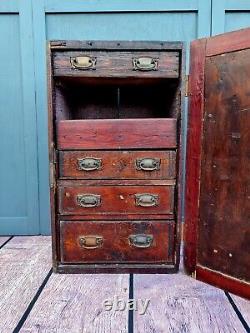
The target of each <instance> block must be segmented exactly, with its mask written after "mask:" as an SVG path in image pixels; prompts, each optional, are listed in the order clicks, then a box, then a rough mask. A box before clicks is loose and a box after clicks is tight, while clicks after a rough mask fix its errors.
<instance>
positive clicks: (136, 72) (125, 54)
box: [53, 51, 179, 78]
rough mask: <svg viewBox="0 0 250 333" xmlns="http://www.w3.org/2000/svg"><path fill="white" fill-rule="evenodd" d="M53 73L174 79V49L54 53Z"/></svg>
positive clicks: (176, 55)
mask: <svg viewBox="0 0 250 333" xmlns="http://www.w3.org/2000/svg"><path fill="white" fill-rule="evenodd" d="M53 68H54V71H53V74H54V76H80V77H105V78H108V77H111V78H112V77H122V78H124V77H149V78H151V77H153V78H157V77H159V78H161V77H164V78H178V77H179V53H178V52H164V51H154V52H129V51H121V52H115V51H114V52H103V51H99V52H91V51H90V52H88V51H72V52H58V53H55V54H54V57H53Z"/></svg>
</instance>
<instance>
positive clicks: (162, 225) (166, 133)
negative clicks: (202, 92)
mask: <svg viewBox="0 0 250 333" xmlns="http://www.w3.org/2000/svg"><path fill="white" fill-rule="evenodd" d="M48 59H49V105H50V113H49V114H50V119H49V126H50V171H51V206H52V229H53V261H54V269H55V270H56V271H58V272H85V273H87V272H116V271H119V272H159V273H163V272H176V271H177V270H178V265H179V238H180V237H179V234H180V224H179V222H180V207H179V201H180V200H179V196H180V193H179V187H180V181H179V180H180V173H181V170H180V168H179V154H180V121H181V110H182V104H183V96H182V95H183V94H182V80H183V71H184V66H183V64H184V57H183V47H182V43H166V42H78V41H52V42H50V44H49V56H48Z"/></svg>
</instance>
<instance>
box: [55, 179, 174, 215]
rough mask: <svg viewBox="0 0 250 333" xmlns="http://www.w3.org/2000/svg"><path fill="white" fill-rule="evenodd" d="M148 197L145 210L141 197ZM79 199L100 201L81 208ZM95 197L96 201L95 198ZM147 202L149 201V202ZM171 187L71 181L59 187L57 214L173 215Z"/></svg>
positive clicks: (172, 189) (172, 187)
mask: <svg viewBox="0 0 250 333" xmlns="http://www.w3.org/2000/svg"><path fill="white" fill-rule="evenodd" d="M145 193H146V194H148V195H151V197H150V198H151V199H152V198H154V197H152V196H155V198H156V199H155V201H153V199H152V203H151V202H150V203H149V204H148V206H147V205H146V204H145V205H144V201H143V198H144V197H143V195H144V194H145ZM81 195H89V196H91V200H97V199H93V198H99V201H98V202H97V203H96V205H94V204H93V206H87V205H86V206H85V207H84V206H83V205H84V201H82V205H80V204H79V198H80V196H81ZM94 196H98V197H94ZM150 198H149V199H148V200H150ZM173 208H174V186H164V185H163V186H147V185H146V186H132V185H131V186H116V185H113V186H108V185H106V184H105V183H103V185H100V186H88V187H86V185H85V184H84V185H82V186H80V185H78V182H77V181H74V180H72V181H71V182H70V183H69V185H68V186H60V187H59V189H58V211H59V213H60V214H64V215H72V214H78V215H86V214H93V215H95V214H103V213H106V214H110V215H112V214H121V215H124V214H148V213H150V214H171V213H172V214H173Z"/></svg>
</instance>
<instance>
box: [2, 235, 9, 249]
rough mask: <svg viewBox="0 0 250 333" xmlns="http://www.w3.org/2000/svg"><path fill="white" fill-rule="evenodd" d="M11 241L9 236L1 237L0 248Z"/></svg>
mask: <svg viewBox="0 0 250 333" xmlns="http://www.w3.org/2000/svg"><path fill="white" fill-rule="evenodd" d="M8 239H10V237H8V236H0V247H1V246H2V245H3V244H4V243H5V242H7V240H8Z"/></svg>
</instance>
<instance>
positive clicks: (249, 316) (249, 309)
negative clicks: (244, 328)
mask: <svg viewBox="0 0 250 333" xmlns="http://www.w3.org/2000/svg"><path fill="white" fill-rule="evenodd" d="M230 296H231V297H232V299H233V301H234V303H235V305H236V306H237V308H238V309H239V311H240V313H241V315H242V317H243V318H244V319H245V321H246V323H247V324H248V326H249V327H250V301H249V300H247V299H244V298H242V297H239V296H235V295H232V294H231V295H230Z"/></svg>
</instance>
